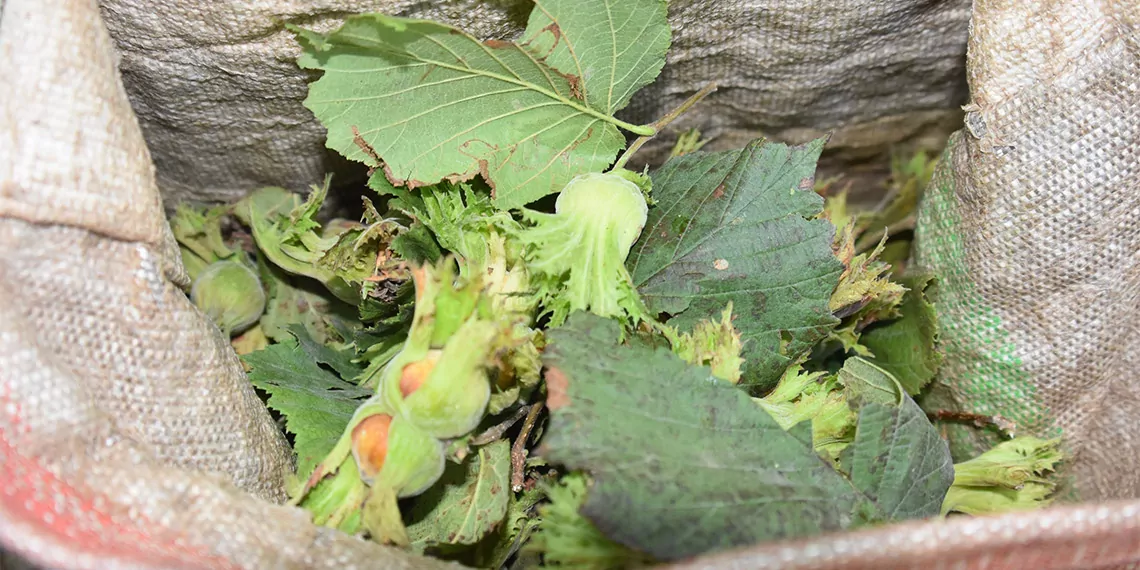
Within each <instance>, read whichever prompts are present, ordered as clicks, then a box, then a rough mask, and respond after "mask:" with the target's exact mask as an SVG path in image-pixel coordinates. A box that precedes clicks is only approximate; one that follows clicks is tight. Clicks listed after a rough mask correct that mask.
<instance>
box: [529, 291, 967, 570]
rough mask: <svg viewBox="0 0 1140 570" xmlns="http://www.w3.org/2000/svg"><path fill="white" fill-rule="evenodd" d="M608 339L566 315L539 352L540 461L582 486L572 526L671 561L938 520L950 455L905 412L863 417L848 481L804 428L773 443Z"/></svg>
mask: <svg viewBox="0 0 1140 570" xmlns="http://www.w3.org/2000/svg"><path fill="white" fill-rule="evenodd" d="M620 334H621V331H620V329H619V327H618V325H617V324H616V323H614V322H612V321H609V320H606V319H601V318H598V317H595V316H592V315H586V314H583V313H578V314H575V315H574V316H572V317H571V319H570V320H569V321H568V324H567V325H566V326H564V327H561V328H559V329H555V330H553V331H551V332H550V333H549V336H550V338H551V340H552V344H550V345H548V346H547V348H546V350H545V352H544V358H545V360H546V364H547V366H548V367H549V368H548V372H547V389H548V391H549V395H548V398H547V405H548V406H549V407H550V409H551V420H550V426H549V429H548V431H547V434H546V436H545V438H544V443H543V447H542V448H541V449H540V453H541V454H542V455H543V457H545V458H547V459H550V460H552V461H555V462H559V463H562V464H564V465H566V466H567V467H569V468H571V469H584V470H587V471H589V472H590V473H591V474H592V476H593V479H594V485H593V487H592V488H591V489H590V492H589V497H588V499H587V501H586V503H585V505H584V506H583V509H582V513H583V514H584V515H585V516H586V517H587V518H589V519H590V520H591V521H592V522H593V523H594V524H595V525H596V526H597V527H598V528H599V529H600V530H601V531H602V532H603V533H605V534H606V535H607V536H609V537H610V538H611V539H613V540H615V541H617V542H619V543H621V544H624V545H626V546H629V547H631V548H634V549H637V550H639V551H642V552H646V553H648V554H651V555H653V556H654V557H656V558H658V559H663V560H670V559H677V558H683V557H687V556H693V555H697V554H700V553H703V552H707V551H710V550H720V549H724V548H729V547H734V546H742V545H747V544H753V543H755V542H759V541H764V540H776V539H785V538H795V537H803V536H810V535H815V534H819V533H822V532H827V531H834V530H840V529H845V528H850V527H855V526H859V525H862V524H865V523H869V522H876V521H881V520H890V519H891V518H892V517H897V518H902V517H910V516H934V515H937V514H938V512H939V510H938V509H939V507H940V505H941V500H942V496H943V495H944V494H945V491H946V489H947V488H949V486H950V483H951V480H952V479H953V467H952V465H951V463H950V456H949V450H948V449H947V448H946V444H945V443H943V442H942V441H940V440H938V437H937V433H936V432H934V429H933V427H932V426H931V425H930V423H929V422H928V421H926V419H925V416H923V415H922V413H921V411H919V410H918V409H917V407H916V406H915V405H914V403H913V402H911V401H910V400H909V399H907V400H906V401H905V402H904V405H903V406H902V407H900V408H891V407H889V406H885V405H881V404H868V405H867V406H865V408H864V410H865V413H861V414H860V423H859V425H858V426H857V427H856V435H855V442H854V443H853V444H852V445H851V446H850V447H848V450H847V451H848V453H849V454H850V462H851V465H852V466H853V467H854V468H853V469H852V471H851V473H852V474H853V475H852V478H848V477H847V476H846V475H845V474H844V473H842V472H839V471H836V470H835V468H833V467H832V466H831V464H830V463H829V462H828V461H826V460H825V459H823V458H822V457H820V456H819V455H818V454H817V453H816V452H815V451H814V450H813V449H812V439H811V432H810V429H809V428H808V426H806V425H800V426H796V427H795V428H792V429H791V430H790V431H784V430H783V429H781V428H780V426H779V424H778V423H777V422H776V420H775V419H774V418H773V417H772V416H770V415H768V414H767V413H766V412H764V410H763V409H761V408H760V407H759V406H757V405H756V404H755V403H754V402H753V401H752V399H751V398H750V397H749V396H748V395H747V394H746V393H745V392H744V391H742V390H738V389H736V388H735V387H733V386H732V385H730V384H728V383H726V382H722V381H720V380H717V379H715V378H713V377H711V375H710V372H709V370H708V369H707V368H703V367H695V366H690V365H687V364H686V363H684V362H683V361H681V360H680V359H679V358H678V357H676V356H675V355H673V354H672V353H671V352H670V351H668V350H667V349H664V348H658V349H652V348H649V347H646V346H644V345H642V344H636V345H619V344H618V339H619V337H620ZM904 397H905V396H904ZM876 466H882V467H884V469H883V470H876V469H875V467H876ZM911 487H914V488H913V489H911ZM924 509H927V510H924Z"/></svg>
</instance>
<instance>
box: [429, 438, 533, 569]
mask: <svg viewBox="0 0 1140 570" xmlns="http://www.w3.org/2000/svg"><path fill="white" fill-rule="evenodd" d="M510 474H511V445H510V443H509V442H508V441H507V440H505V439H501V440H499V441H496V442H494V443H490V444H488V445H485V446H483V447H481V448H479V453H478V454H475V455H472V456H470V457H468V458H467V460H466V461H464V464H463V465H457V464H454V463H450V464H448V465H447V470H445V471H444V472H443V476H442V477H440V480H439V481H438V482H437V483H436V484H435V485H434V486H432V488H431V489H428V491H427V492H426V493H424V494H423V495H421V496H420V497H418V498H417V499H416V504H415V506H414V507H413V508H412V511H411V513H410V514H409V516H410V517H411V520H412V522H411V523H409V524H408V537H409V538H410V539H411V540H412V545H413V546H415V547H416V548H417V549H418V550H421V551H422V550H423V549H424V548H427V547H431V546H435V545H440V544H474V543H476V542H478V541H479V540H480V539H482V538H483V537H484V536H486V535H487V534H488V533H490V532H491V531H493V530H494V529H495V528H496V527H497V526H498V525H499V524H500V523H502V522H503V517H505V516H506V514H507V504H508V503H509V502H510V494H511V488H510Z"/></svg>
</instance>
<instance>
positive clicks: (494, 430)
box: [471, 404, 538, 445]
mask: <svg viewBox="0 0 1140 570" xmlns="http://www.w3.org/2000/svg"><path fill="white" fill-rule="evenodd" d="M537 405H538V404H535V406H537ZM532 407H534V406H522V407H520V408H519V409H518V410H516V411H515V414H514V415H513V416H511V417H509V418H507V419H505V420H503V421H501V422H499V423H498V424H496V425H493V426H491V427H489V428H487V430H486V431H484V432H483V433H481V434H479V435H477V436H475V437H473V438H471V445H486V444H488V443H491V442H492V441H496V440H498V439H500V438H502V437H503V434H504V433H507V430H509V429H511V426H513V425H515V424H516V423H518V421H519V420H521V419H523V416H525V415H526V414H527V412H529V411H530V409H531V408H532Z"/></svg>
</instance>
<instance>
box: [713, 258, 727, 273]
mask: <svg viewBox="0 0 1140 570" xmlns="http://www.w3.org/2000/svg"><path fill="white" fill-rule="evenodd" d="M713 269H716V270H717V271H724V270H725V269H728V260H727V259H718V260H716V261H714V262H713Z"/></svg>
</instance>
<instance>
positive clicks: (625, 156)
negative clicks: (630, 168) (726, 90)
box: [613, 83, 716, 170]
mask: <svg viewBox="0 0 1140 570" xmlns="http://www.w3.org/2000/svg"><path fill="white" fill-rule="evenodd" d="M713 91H716V83H709V84H708V85H705V86H704V88H703V89H701V90H700V91H697V92H696V93H695V94H693V96H692V97H689V98H688V99H685V102H684V103H681V104H680V105H678V106H677V108H676V109H673V110H672V111H669V112H668V113H666V114H665V116H664V117H661V118H660V119H657V121H656V122H655V123H653V124H652V125H649V127H650V128H651V129H653V130H652V132H650V133H648V134H646V133H642V132H638V131H633V132H635V133H637V134H639V135H642V136H641V137H639V138H638V139H637V140H635V141H633V144H631V145H629V148H627V149H625V152H624V153H622V155H621V158H619V159H618V160H617V162H616V163H614V167H613V170H617V169H619V168H623V167H625V164H626V163H627V162H629V159H630V158H632V157H633V155H634V153H636V152H637V151H638V150H640V149H641V147H642V146H644V145H645V143H647V142H649V139H651V138H653V137H654V135H656V134H657V133H659V132H661V129H664V128H665V127H666V126H668V125H669V123H672V122H673V121H675V120H677V118H678V117H680V116H681V115H684V114H685V112H686V111H688V110H689V109H690V108H692V106H693V105H696V104H697V103H699V102H700V101H701V99H704V98H705V97H707V96H708V95H709V94H710V93H712V92H713Z"/></svg>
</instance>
